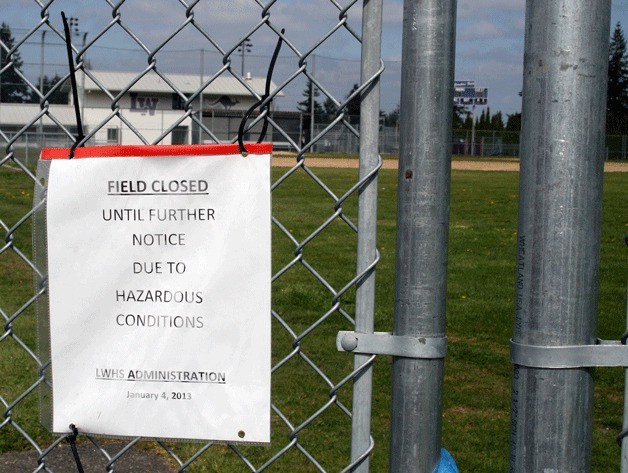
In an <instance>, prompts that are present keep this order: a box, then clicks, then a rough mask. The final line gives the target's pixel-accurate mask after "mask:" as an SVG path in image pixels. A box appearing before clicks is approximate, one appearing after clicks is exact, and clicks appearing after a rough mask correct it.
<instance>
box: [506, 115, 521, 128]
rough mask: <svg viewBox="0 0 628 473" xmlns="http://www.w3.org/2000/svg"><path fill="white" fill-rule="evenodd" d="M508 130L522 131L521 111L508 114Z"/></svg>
mask: <svg viewBox="0 0 628 473" xmlns="http://www.w3.org/2000/svg"><path fill="white" fill-rule="evenodd" d="M506 131H517V132H519V131H521V113H519V112H517V113H513V114H512V115H508V120H506Z"/></svg>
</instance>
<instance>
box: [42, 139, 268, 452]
mask: <svg viewBox="0 0 628 473" xmlns="http://www.w3.org/2000/svg"><path fill="white" fill-rule="evenodd" d="M124 148H125V147H121V148H119V149H124ZM151 148H156V147H151ZM167 148H170V147H163V149H167ZM204 148H212V149H214V148H217V149H218V152H219V151H220V147H218V146H214V147H204ZM267 148H268V150H267V152H266V154H261V155H259V154H258V155H255V154H250V155H248V157H242V156H241V155H239V154H235V155H194V156H150V157H133V156H132V155H133V154H134V153H135V152H127V154H129V155H130V156H127V157H91V158H90V157H80V155H79V154H78V153H77V157H76V158H75V159H73V160H68V159H53V160H52V161H51V166H50V175H49V180H48V196H47V231H48V274H49V301H50V337H51V338H50V340H51V357H52V380H53V431H54V432H57V433H64V432H67V431H68V426H69V424H75V425H76V426H77V427H78V428H79V431H80V432H84V433H93V434H104V435H115V436H144V437H158V438H185V439H211V440H219V441H227V442H256V443H267V442H269V441H270V363H271V358H270V357H271V354H270V317H271V308H270V278H271V260H270V224H271V216H270V175H269V173H270V154H269V153H270V145H267ZM92 149H94V148H92ZM136 149H137V150H138V152H139V153H141V152H142V151H141V148H136ZM187 149H188V150H189V149H191V148H190V147H187ZM77 151H78V150H77ZM215 151H216V150H214V152H215ZM117 154H119V153H117ZM123 154H124V153H123ZM115 155H116V154H113V156H115ZM110 156H111V155H110ZM42 157H43V158H45V153H44V154H43V155H42Z"/></svg>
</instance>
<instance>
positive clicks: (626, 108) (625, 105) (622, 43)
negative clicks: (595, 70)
mask: <svg viewBox="0 0 628 473" xmlns="http://www.w3.org/2000/svg"><path fill="white" fill-rule="evenodd" d="M627 116H628V51H626V39H625V38H624V32H623V30H622V28H621V24H620V23H619V22H618V23H617V25H616V26H615V30H614V31H613V35H612V36H611V41H610V47H609V53H608V89H607V99H606V129H607V131H608V132H609V133H626V132H628V118H627Z"/></svg>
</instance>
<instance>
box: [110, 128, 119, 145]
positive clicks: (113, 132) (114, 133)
mask: <svg viewBox="0 0 628 473" xmlns="http://www.w3.org/2000/svg"><path fill="white" fill-rule="evenodd" d="M118 132H119V130H118V129H117V128H107V143H116V144H117V143H119V141H118V138H119V135H118Z"/></svg>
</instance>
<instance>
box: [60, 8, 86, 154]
mask: <svg viewBox="0 0 628 473" xmlns="http://www.w3.org/2000/svg"><path fill="white" fill-rule="evenodd" d="M61 18H62V19H63V31H64V32H65V47H66V50H67V53H68V65H69V66H70V84H71V85H72V98H73V100H74V114H75V115H76V128H77V130H78V132H77V136H76V141H74V144H73V145H72V147H71V148H70V155H69V156H68V159H72V158H74V150H75V149H76V148H77V147H78V144H79V143H80V141H81V140H82V139H83V138H84V137H85V136H84V135H83V123H82V122H81V110H80V109H79V98H78V87H77V85H76V71H75V69H74V58H73V57H72V35H71V33H70V25H69V24H68V20H67V19H66V17H65V13H64V12H61Z"/></svg>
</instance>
